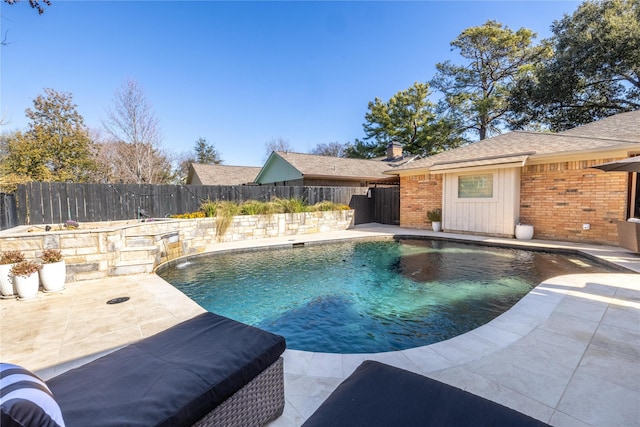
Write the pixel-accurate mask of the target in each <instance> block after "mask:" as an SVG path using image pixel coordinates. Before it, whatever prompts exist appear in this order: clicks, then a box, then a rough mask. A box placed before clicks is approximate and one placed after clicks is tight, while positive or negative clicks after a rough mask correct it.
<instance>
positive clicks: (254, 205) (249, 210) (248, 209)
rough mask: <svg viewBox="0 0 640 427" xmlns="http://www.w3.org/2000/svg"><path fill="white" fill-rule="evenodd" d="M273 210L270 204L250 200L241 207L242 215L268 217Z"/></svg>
mask: <svg viewBox="0 0 640 427" xmlns="http://www.w3.org/2000/svg"><path fill="white" fill-rule="evenodd" d="M271 209H272V208H271V207H270V206H269V204H268V203H265V202H258V201H257V200H248V201H246V202H244V203H243V204H242V205H240V215H266V214H268V213H269V211H270V210H271Z"/></svg>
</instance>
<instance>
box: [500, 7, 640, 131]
mask: <svg viewBox="0 0 640 427" xmlns="http://www.w3.org/2000/svg"><path fill="white" fill-rule="evenodd" d="M551 30H552V32H553V36H552V37H551V38H550V40H548V42H549V43H550V44H551V45H552V46H553V56H552V57H551V58H550V59H549V60H547V61H544V62H542V63H540V64H539V65H538V66H537V67H536V68H535V69H534V70H533V71H532V72H531V73H529V74H528V75H527V76H526V78H523V79H521V80H520V81H519V82H518V85H517V87H516V89H515V90H514V92H513V94H512V97H511V104H512V109H513V110H514V123H513V127H514V128H522V127H524V126H526V125H528V124H530V123H541V124H543V125H546V126H547V127H549V128H550V129H551V130H555V131H561V130H565V129H569V128H572V127H575V126H576V125H580V124H584V123H590V122H592V121H595V120H598V119H600V118H603V117H606V116H610V115H613V114H616V113H620V112H624V111H630V110H637V109H640V0H604V1H585V2H584V3H582V4H581V5H580V6H579V7H578V8H577V9H576V11H575V12H574V13H573V14H572V15H570V16H569V15H565V16H564V18H562V19H561V20H560V21H555V22H554V23H553V25H552V26H551Z"/></svg>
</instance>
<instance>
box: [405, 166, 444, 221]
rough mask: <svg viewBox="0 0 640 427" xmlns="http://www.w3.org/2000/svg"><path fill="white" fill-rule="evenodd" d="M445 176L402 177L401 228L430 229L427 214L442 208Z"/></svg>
mask: <svg viewBox="0 0 640 427" xmlns="http://www.w3.org/2000/svg"><path fill="white" fill-rule="evenodd" d="M442 177H443V175H424V174H422V175H411V176H401V177H400V226H401V227H407V228H419V229H430V228H431V222H430V221H429V220H428V219H427V212H428V211H430V210H433V209H437V208H442Z"/></svg>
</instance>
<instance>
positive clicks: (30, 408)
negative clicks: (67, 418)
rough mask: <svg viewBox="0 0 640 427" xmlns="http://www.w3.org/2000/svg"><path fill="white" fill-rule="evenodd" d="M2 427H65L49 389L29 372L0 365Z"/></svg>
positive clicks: (0, 422)
mask: <svg viewBox="0 0 640 427" xmlns="http://www.w3.org/2000/svg"><path fill="white" fill-rule="evenodd" d="M0 413H1V418H0V425H2V427H13V426H19V427H27V426H38V427H64V421H63V419H62V413H61V412H60V407H59V406H58V404H57V403H56V401H55V400H54V399H53V395H52V394H51V391H50V390H49V387H47V385H46V384H45V383H44V381H42V380H41V379H40V378H38V377H36V376H35V375H34V374H32V373H31V372H29V371H27V370H26V369H24V368H22V367H20V366H17V365H12V364H10V363H0Z"/></svg>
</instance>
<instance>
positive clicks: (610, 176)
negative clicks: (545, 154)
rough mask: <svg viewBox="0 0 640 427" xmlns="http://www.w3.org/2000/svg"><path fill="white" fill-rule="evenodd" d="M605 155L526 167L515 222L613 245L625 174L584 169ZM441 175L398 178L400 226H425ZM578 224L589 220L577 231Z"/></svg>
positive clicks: (550, 235)
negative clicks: (585, 225)
mask: <svg viewBox="0 0 640 427" xmlns="http://www.w3.org/2000/svg"><path fill="white" fill-rule="evenodd" d="M613 160H617V158H607V159H598V160H585V161H574V162H560V163H549V164H543V165H534V166H526V167H524V168H523V170H522V177H521V184H520V222H521V223H523V224H532V225H534V227H535V235H534V238H537V239H552V240H565V241H584V242H594V243H607V244H612V245H617V242H618V233H617V221H619V220H624V219H625V218H626V215H625V213H626V209H627V191H628V174H626V173H617V172H615V173H614V172H601V171H598V170H596V169H590V166H594V165H597V164H600V163H604V162H608V161H613ZM442 178H443V175H440V174H439V175H424V174H421V175H413V176H402V177H401V178H400V226H401V227H407V228H419V229H430V228H431V223H430V222H429V221H428V220H427V211H429V210H432V209H435V208H441V207H442ZM582 224H590V225H591V229H590V230H583V229H582Z"/></svg>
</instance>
